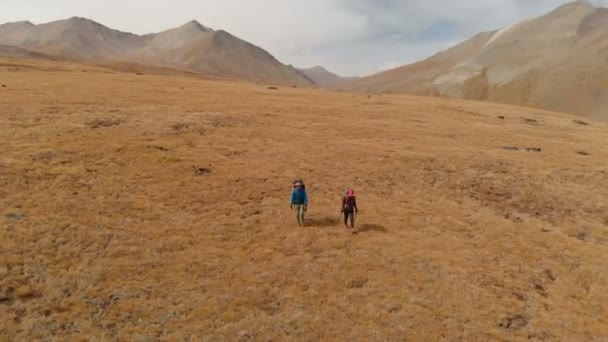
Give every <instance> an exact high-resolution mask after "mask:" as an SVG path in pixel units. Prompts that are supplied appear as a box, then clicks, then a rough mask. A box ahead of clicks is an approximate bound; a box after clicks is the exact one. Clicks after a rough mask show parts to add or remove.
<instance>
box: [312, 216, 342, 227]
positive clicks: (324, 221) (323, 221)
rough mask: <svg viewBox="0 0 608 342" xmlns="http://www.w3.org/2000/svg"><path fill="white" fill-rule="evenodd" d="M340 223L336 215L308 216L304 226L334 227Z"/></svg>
mask: <svg viewBox="0 0 608 342" xmlns="http://www.w3.org/2000/svg"><path fill="white" fill-rule="evenodd" d="M339 224H340V220H338V219H337V218H336V217H329V216H326V217H309V218H306V226H308V227H317V228H329V227H336V226H338V225H339Z"/></svg>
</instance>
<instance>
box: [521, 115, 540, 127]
mask: <svg viewBox="0 0 608 342" xmlns="http://www.w3.org/2000/svg"><path fill="white" fill-rule="evenodd" d="M522 120H524V122H525V123H527V124H530V125H538V120H536V119H530V118H526V117H523V118H522Z"/></svg>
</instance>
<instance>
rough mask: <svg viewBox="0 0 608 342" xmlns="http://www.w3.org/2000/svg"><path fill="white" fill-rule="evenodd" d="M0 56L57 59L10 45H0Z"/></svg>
mask: <svg viewBox="0 0 608 342" xmlns="http://www.w3.org/2000/svg"><path fill="white" fill-rule="evenodd" d="M0 56H3V57H10V58H28V59H44V60H57V58H56V57H53V56H49V55H45V54H42V53H37V52H32V51H29V50H26V49H22V48H18V47H15V46H10V45H0Z"/></svg>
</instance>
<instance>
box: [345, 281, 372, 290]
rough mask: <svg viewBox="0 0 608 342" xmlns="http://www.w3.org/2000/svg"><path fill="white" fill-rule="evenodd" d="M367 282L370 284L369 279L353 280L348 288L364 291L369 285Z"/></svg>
mask: <svg viewBox="0 0 608 342" xmlns="http://www.w3.org/2000/svg"><path fill="white" fill-rule="evenodd" d="M367 282H368V280H367V279H355V280H351V282H350V283H349V284H348V288H349V289H362V288H364V287H365V285H367Z"/></svg>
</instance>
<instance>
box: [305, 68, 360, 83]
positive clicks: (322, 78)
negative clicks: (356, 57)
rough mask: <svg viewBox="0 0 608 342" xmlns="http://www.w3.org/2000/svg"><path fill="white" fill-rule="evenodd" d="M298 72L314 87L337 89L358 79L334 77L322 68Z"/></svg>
mask: <svg viewBox="0 0 608 342" xmlns="http://www.w3.org/2000/svg"><path fill="white" fill-rule="evenodd" d="M299 70H300V71H301V72H302V73H303V74H304V75H306V76H307V77H308V78H309V79H310V80H311V81H313V82H314V83H315V84H316V85H319V86H325V87H337V86H341V85H344V84H345V83H348V82H353V81H355V80H357V79H358V77H342V76H339V75H336V74H334V73H333V72H331V71H329V70H327V69H325V68H324V67H322V66H315V67H312V68H303V69H299Z"/></svg>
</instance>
